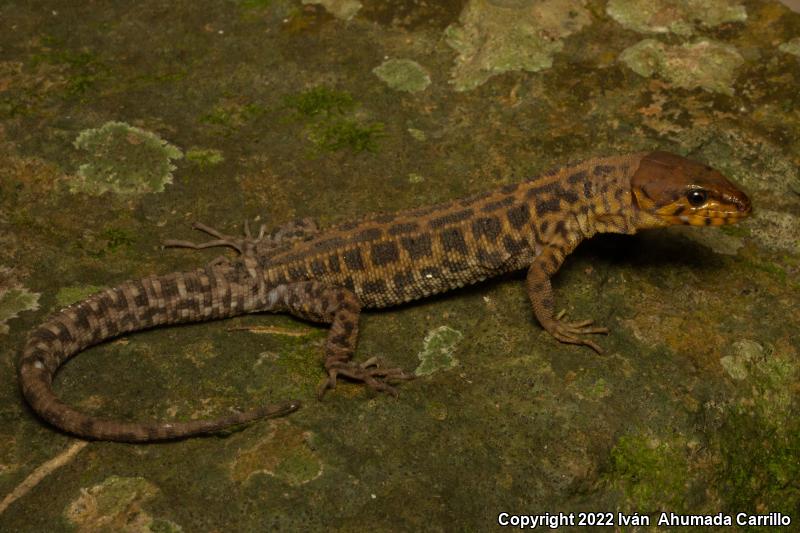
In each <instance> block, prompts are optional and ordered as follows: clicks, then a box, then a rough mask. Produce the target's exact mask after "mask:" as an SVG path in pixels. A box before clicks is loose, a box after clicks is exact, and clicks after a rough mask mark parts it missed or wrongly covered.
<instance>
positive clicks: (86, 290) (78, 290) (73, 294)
mask: <svg viewBox="0 0 800 533" xmlns="http://www.w3.org/2000/svg"><path fill="white" fill-rule="evenodd" d="M101 290H103V287H100V286H98V285H73V286H71V287H61V288H60V289H59V290H58V292H57V293H56V303H57V304H58V305H60V306H61V307H66V306H68V305H70V304H74V303H75V302H79V301H81V300H85V299H86V298H87V297H89V296H91V295H92V294H94V293H96V292H99V291H101Z"/></svg>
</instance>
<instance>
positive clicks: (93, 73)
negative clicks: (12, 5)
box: [31, 36, 109, 96]
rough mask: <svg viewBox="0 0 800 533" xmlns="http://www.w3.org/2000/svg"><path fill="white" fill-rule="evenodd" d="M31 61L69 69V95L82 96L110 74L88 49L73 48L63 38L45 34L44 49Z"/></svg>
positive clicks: (43, 39)
mask: <svg viewBox="0 0 800 533" xmlns="http://www.w3.org/2000/svg"><path fill="white" fill-rule="evenodd" d="M31 63H32V64H33V65H36V64H38V63H47V64H50V65H60V66H64V67H65V68H66V69H67V71H68V74H67V77H66V80H67V86H66V94H67V96H82V95H84V94H85V93H87V92H88V91H89V90H90V89H93V88H94V87H95V84H96V83H97V82H98V81H100V80H101V79H104V78H107V77H108V76H109V68H108V67H107V66H106V65H105V64H104V63H103V62H101V61H100V59H99V58H98V57H97V55H96V54H94V53H93V52H90V51H88V50H71V49H69V48H68V47H67V46H66V44H65V43H64V41H63V40H61V39H57V38H55V37H50V36H45V37H43V38H42V49H41V50H40V51H39V52H37V53H35V54H33V55H32V56H31Z"/></svg>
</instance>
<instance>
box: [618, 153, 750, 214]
mask: <svg viewBox="0 0 800 533" xmlns="http://www.w3.org/2000/svg"><path fill="white" fill-rule="evenodd" d="M631 189H632V193H633V198H634V202H635V203H636V205H637V207H638V208H639V209H640V210H641V211H642V212H643V213H644V214H646V215H649V216H648V218H649V219H652V220H651V222H652V223H654V224H653V225H656V224H657V225H664V226H667V225H673V224H689V225H692V226H721V225H723V224H733V223H734V222H737V221H738V220H740V219H742V218H745V217H747V216H748V215H749V214H750V212H751V207H750V199H749V198H748V197H747V195H746V194H745V193H743V192H742V191H741V190H739V189H738V188H737V187H736V186H735V185H734V184H733V183H731V182H730V181H728V179H727V178H726V177H725V176H723V175H722V174H721V173H720V172H718V171H716V170H714V169H713V168H711V167H709V166H708V165H704V164H703V163H698V162H697V161H692V160H690V159H686V158H684V157H681V156H679V155H676V154H671V153H669V152H651V153H649V154H647V155H645V156H644V157H643V158H642V160H641V162H640V163H639V168H638V169H637V170H636V172H635V173H634V174H633V177H632V178H631Z"/></svg>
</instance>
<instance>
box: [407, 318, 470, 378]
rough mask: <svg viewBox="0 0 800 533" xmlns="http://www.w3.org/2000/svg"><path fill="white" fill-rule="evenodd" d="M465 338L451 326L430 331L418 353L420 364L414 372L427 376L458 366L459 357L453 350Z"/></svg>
mask: <svg viewBox="0 0 800 533" xmlns="http://www.w3.org/2000/svg"><path fill="white" fill-rule="evenodd" d="M463 338H464V334H463V333H461V332H460V331H458V330H456V329H453V328H451V327H449V326H440V327H438V328H436V329H433V330H431V331H429V332H428V334H427V335H426V336H425V340H424V341H423V348H422V351H421V352H419V353H418V354H417V357H418V358H419V360H420V364H419V366H418V367H417V369H416V370H415V371H414V373H415V374H416V375H418V376H427V375H430V374H433V373H434V372H438V371H439V370H447V369H448V368H453V367H455V366H458V359H456V358H455V357H453V351H455V348H456V345H457V344H458V343H459V342H460V341H461V339H463Z"/></svg>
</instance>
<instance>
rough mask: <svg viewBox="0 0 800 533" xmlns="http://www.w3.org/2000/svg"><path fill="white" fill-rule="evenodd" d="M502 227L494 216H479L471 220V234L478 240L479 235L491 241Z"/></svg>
mask: <svg viewBox="0 0 800 533" xmlns="http://www.w3.org/2000/svg"><path fill="white" fill-rule="evenodd" d="M501 231H502V227H501V224H500V221H499V220H498V219H497V218H496V217H481V218H477V219H475V220H473V221H472V235H473V236H474V237H475V240H476V241H477V240H480V238H481V236H483V237H486V239H487V240H489V241H493V240H494V239H496V238H497V236H498V235H500V232H501Z"/></svg>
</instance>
